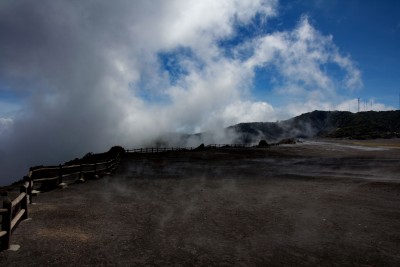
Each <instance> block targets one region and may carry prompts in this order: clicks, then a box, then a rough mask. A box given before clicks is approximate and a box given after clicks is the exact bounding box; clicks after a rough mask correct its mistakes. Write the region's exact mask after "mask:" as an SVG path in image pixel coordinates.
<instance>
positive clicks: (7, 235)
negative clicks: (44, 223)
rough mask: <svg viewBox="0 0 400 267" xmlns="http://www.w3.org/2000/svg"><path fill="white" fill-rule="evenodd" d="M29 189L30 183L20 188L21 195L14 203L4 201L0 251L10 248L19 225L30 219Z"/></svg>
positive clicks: (0, 212)
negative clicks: (13, 232)
mask: <svg viewBox="0 0 400 267" xmlns="http://www.w3.org/2000/svg"><path fill="white" fill-rule="evenodd" d="M28 187H29V183H28V182H25V184H24V185H22V186H21V188H20V192H21V193H20V194H19V196H18V197H16V198H15V199H14V200H13V201H10V200H5V201H3V208H2V209H0V214H1V215H2V222H1V231H0V242H1V247H0V250H4V249H9V248H10V239H11V233H12V231H13V230H14V228H15V227H16V226H17V225H18V223H19V222H20V221H22V220H25V219H28V217H29V216H28Z"/></svg>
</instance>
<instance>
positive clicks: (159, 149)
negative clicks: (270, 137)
mask: <svg viewBox="0 0 400 267" xmlns="http://www.w3.org/2000/svg"><path fill="white" fill-rule="evenodd" d="M246 147H251V145H247V144H211V145H207V146H204V147H201V148H200V147H197V148H193V147H151V148H134V149H127V150H126V153H161V152H170V151H193V150H202V149H210V148H246Z"/></svg>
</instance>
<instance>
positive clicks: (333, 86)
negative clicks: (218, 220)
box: [0, 0, 400, 185]
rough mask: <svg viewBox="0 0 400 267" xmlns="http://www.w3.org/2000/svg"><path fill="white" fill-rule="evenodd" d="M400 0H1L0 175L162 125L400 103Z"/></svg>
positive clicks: (188, 126) (200, 127)
mask: <svg viewBox="0 0 400 267" xmlns="http://www.w3.org/2000/svg"><path fill="white" fill-rule="evenodd" d="M399 14H400V1H394V0H393V1H391V0H384V1H373V0H331V1H322V0H308V1H300V0H299V1H297V0H293V1H287V0H285V1H284V0H282V1H278V0H249V1H245V0H219V1H214V0H202V1H198V0H168V1H164V0H152V1H145V0H129V1H128V0H117V1H107V0H98V1H78V0H70V1H52V0H41V1H27V0H26V1H24V0H3V1H0V169H1V170H2V171H1V172H0V173H1V176H0V185H1V184H2V183H3V184H5V183H8V182H10V181H14V180H17V179H20V178H21V177H22V175H24V174H26V173H27V171H28V168H29V167H30V166H34V165H49V164H58V163H61V162H64V161H66V160H69V159H72V158H75V157H81V156H82V155H84V154H86V153H87V152H95V153H96V152H103V151H106V150H108V149H109V148H110V147H111V146H113V145H122V146H124V147H126V148H133V147H140V146H146V145H151V143H152V141H153V140H154V139H155V138H157V137H158V136H160V135H162V134H163V133H174V132H178V133H189V134H190V133H197V132H204V131H214V132H215V133H216V134H215V135H214V140H209V141H210V142H216V143H217V142H221V143H227V142H228V141H229V140H226V138H227V137H226V136H224V135H223V134H222V132H221V129H223V128H224V127H227V126H230V125H234V124H237V123H240V122H254V121H277V120H284V119H288V118H290V117H293V116H296V115H300V114H302V113H304V112H309V111H313V110H344V111H351V112H356V111H357V109H358V105H357V98H360V101H361V105H360V110H361V111H365V110H376V111H379V110H393V109H398V108H399V91H400V87H399V81H400V61H399V59H400V50H399V47H400V15H399Z"/></svg>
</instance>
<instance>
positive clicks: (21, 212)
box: [0, 144, 250, 250]
mask: <svg viewBox="0 0 400 267" xmlns="http://www.w3.org/2000/svg"><path fill="white" fill-rule="evenodd" d="M246 147H250V145H246V144H212V145H207V146H200V147H197V148H193V147H189V148H188V147H186V148H174V147H171V148H139V149H130V150H126V151H125V152H126V153H160V152H168V151H198V150H207V149H214V148H246ZM120 161H121V155H120V154H118V155H117V156H116V157H115V158H113V159H111V160H108V161H103V162H95V163H84V164H76V165H58V166H47V167H42V168H37V169H32V170H30V171H29V174H28V175H27V176H25V177H24V184H23V185H22V186H21V187H20V194H19V195H18V196H17V197H16V198H15V199H14V200H13V201H9V200H5V201H3V208H1V209H0V215H1V217H2V221H1V231H0V242H1V244H0V250H4V249H8V248H9V247H10V239H11V234H12V231H13V230H14V228H15V227H16V226H17V225H18V223H19V222H20V221H22V220H25V219H27V218H28V216H29V213H28V202H29V203H30V204H32V196H33V194H32V192H33V191H34V190H33V186H34V183H41V184H42V186H43V184H44V183H49V184H50V185H51V186H58V185H60V184H62V183H63V181H64V179H66V178H70V177H75V178H78V179H79V180H82V179H83V176H84V175H88V174H90V175H93V176H96V175H98V174H100V173H107V172H111V171H113V170H114V169H115V168H116V167H117V166H118V164H119V163H120Z"/></svg>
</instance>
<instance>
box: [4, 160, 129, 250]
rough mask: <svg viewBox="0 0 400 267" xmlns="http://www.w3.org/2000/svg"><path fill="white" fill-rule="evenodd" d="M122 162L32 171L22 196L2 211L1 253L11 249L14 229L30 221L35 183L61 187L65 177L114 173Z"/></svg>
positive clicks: (114, 161) (7, 201) (45, 168)
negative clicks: (27, 220) (30, 207)
mask: <svg viewBox="0 0 400 267" xmlns="http://www.w3.org/2000/svg"><path fill="white" fill-rule="evenodd" d="M120 161H121V155H120V154H118V155H117V156H116V157H115V158H113V159H111V160H108V161H103V162H95V163H86V164H78V165H59V166H47V167H43V168H38V169H34V170H30V171H29V173H28V175H27V176H25V177H24V184H23V185H21V187H20V194H19V195H18V196H17V197H16V198H15V199H14V200H12V201H10V200H4V201H3V208H1V209H0V216H1V217H2V220H1V230H0V251H1V250H5V249H9V247H10V239H11V234H12V231H13V230H14V228H15V227H16V226H17V225H18V223H19V222H20V221H22V220H25V219H28V217H29V213H28V202H29V203H30V204H32V191H33V185H34V182H37V183H42V184H43V183H48V182H52V183H53V185H59V184H61V183H62V182H63V178H64V177H68V176H75V177H76V176H78V177H79V179H82V177H83V175H85V174H92V175H97V174H100V173H104V172H111V171H113V170H114V169H115V168H116V167H117V166H118V164H119V163H120Z"/></svg>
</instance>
